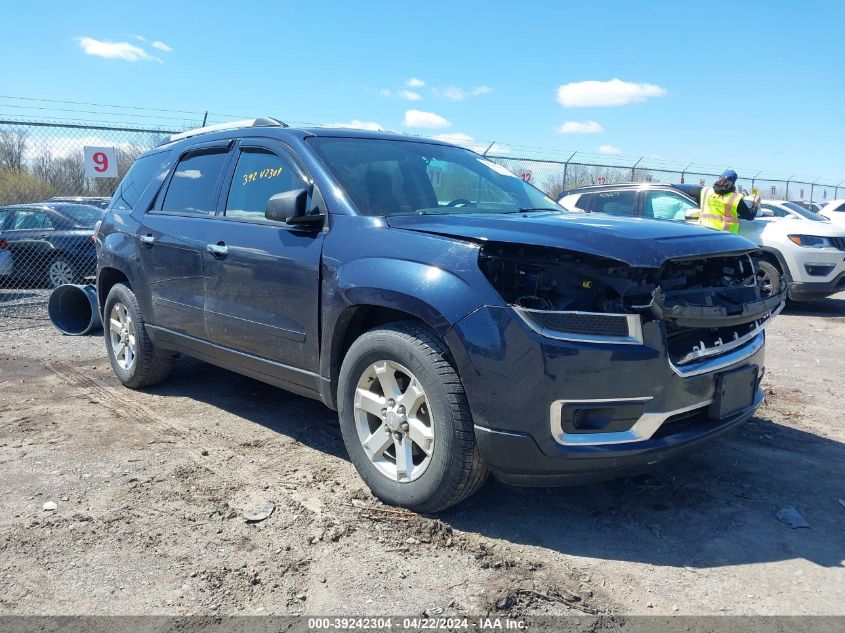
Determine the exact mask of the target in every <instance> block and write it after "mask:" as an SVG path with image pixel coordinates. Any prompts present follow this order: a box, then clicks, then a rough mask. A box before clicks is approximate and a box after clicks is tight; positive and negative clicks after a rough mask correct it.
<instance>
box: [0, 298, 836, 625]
mask: <svg viewBox="0 0 845 633" xmlns="http://www.w3.org/2000/svg"><path fill="white" fill-rule="evenodd" d="M769 332H770V334H769V342H768V347H767V365H768V367H767V372H768V373H767V376H766V379H765V382H764V386H765V388H766V392H767V402H766V404H765V405H764V406H763V407H762V408H761V409H760V411H759V413H758V415H757V417H756V418H755V419H754V420H752V421H751V422H750V423H748V424H747V425H746V426H744V427H743V428H741V429H740V430H738V431H737V432H736V433H734V434H733V435H730V436H729V437H727V438H724V439H722V440H719V441H718V442H717V443H715V444H713V445H711V446H710V447H708V448H706V449H703V450H701V451H700V452H698V453H695V454H693V455H692V456H690V457H688V458H686V459H685V460H683V461H681V462H677V463H675V464H672V465H670V466H667V467H665V468H663V469H662V470H659V471H655V472H653V473H651V474H649V475H645V476H640V477H634V478H629V479H625V480H619V481H614V482H609V483H604V484H596V485H591V486H586V487H575V488H563V489H553V490H546V489H514V488H508V487H506V486H503V485H501V484H498V483H496V482H490V483H488V484H487V485H486V486H485V487H484V488H483V489H482V490H481V492H480V493H479V494H477V495H475V496H474V497H472V498H471V499H470V500H468V501H467V502H465V503H464V504H462V505H460V506H459V507H457V508H454V509H451V510H449V511H447V512H444V513H442V514H440V515H439V516H437V517H427V516H420V515H416V514H413V513H410V512H406V511H403V510H397V509H394V508H388V507H385V506H383V505H382V504H380V503H379V502H378V501H377V500H375V499H374V498H373V497H372V496H371V495H370V494H369V492H368V491H367V490H366V489H365V488H364V486H363V484H362V483H361V481H360V480H359V478H358V477H357V475H356V473H355V471H354V470H353V468H352V466H351V465H350V463H349V461H348V460H347V458H346V456H345V453H344V448H343V443H342V441H341V438H340V433H339V430H338V428H337V422H336V418H335V415H334V414H333V413H332V412H330V411H328V410H327V409H325V408H324V407H323V406H322V405H321V404H320V403H318V402H315V401H311V400H307V399H304V398H300V397H298V396H294V395H291V394H288V393H286V392H284V391H281V390H279V389H275V388H272V387H269V386H266V385H264V384H261V383H258V382H255V381H253V380H250V379H248V378H244V377H241V376H238V375H236V374H233V373H230V372H227V371H224V370H221V369H217V368H214V367H211V366H209V365H205V364H202V363H199V362H196V361H193V360H190V359H180V361H179V362H178V363H177V366H176V369H175V371H174V373H173V375H172V377H171V379H170V380H169V381H168V382H166V383H165V384H163V385H160V386H158V387H156V388H153V389H150V390H148V391H144V392H133V391H129V390H127V389H124V388H122V387H121V386H120V385H119V384H118V382H117V380H116V378H115V377H114V376H113V374H112V372H111V369H110V368H109V366H108V363H107V362H106V360H105V356H104V346H103V343H102V339H101V338H100V337H98V336H96V337H81V338H70V337H62V336H61V335H59V334H58V333H57V332H55V331H54V330H52V329H51V328H48V327H35V328H32V329H27V330H14V331H11V330H5V331H3V330H2V329H0V614H48V613H49V614H149V613H156V614H240V613H249V614H332V615H335V614H371V615H376V614H404V615H422V614H429V615H434V614H456V615H461V614H463V615H473V616H477V615H485V614H497V615H512V616H522V617H526V616H537V615H542V614H559V613H572V614H578V613H587V614H601V615H602V616H609V617H610V618H613V617H615V616H616V615H624V614H666V615H671V614H769V615H775V614H777V615H784V614H792V615H803V614H828V615H831V614H836V615H845V571H843V559H845V477H843V475H845V444H843V442H845V424H843V422H845V415H843V412H842V407H843V400H842V397H841V389H842V388H841V384H842V379H843V376H844V375H845V372H843V369H845V361H843V358H845V294H840V295H838V296H837V297H835V298H832V299H828V300H827V301H824V302H821V303H818V304H813V305H811V306H810V307H803V308H794V307H793V308H790V309H788V310H787V311H786V312H785V313H784V314H783V315H781V316H780V317H779V318H778V319H777V321H776V323H775V324H774V325H773V326H772V327H771V329H770V330H769ZM840 500H841V501H840ZM269 502H272V503H273V504H274V506H275V509H274V512H273V513H272V515H271V516H270V517H269V518H267V519H265V520H263V521H260V522H255V523H250V522H247V521H246V519H245V517H248V516H252V515H256V514H261V513H262V512H265V510H266V508H267V506H268V503H269ZM45 504H46V507H48V508H50V507H53V504H55V509H54V510H45V509H44V508H45ZM785 506H792V507H794V508H795V509H796V510H797V511H798V512H799V513H800V514H801V515H802V516H803V517H804V518H805V519H806V521H807V522H808V523H809V525H810V528H809V529H792V528H790V527H789V525H787V524H786V523H784V522H782V521H780V520H778V518H777V517H776V514H777V513H778V511H779V510H781V509H782V508H784V507H785Z"/></svg>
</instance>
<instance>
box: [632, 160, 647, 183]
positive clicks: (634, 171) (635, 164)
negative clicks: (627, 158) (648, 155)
mask: <svg viewBox="0 0 845 633" xmlns="http://www.w3.org/2000/svg"><path fill="white" fill-rule="evenodd" d="M643 158H645V156H640V159H639V160H638V161H637V162H636V163H634V166H633V167H631V180H634V178H635V177H636V176H635V174H636V173H637V165H639V164H640V162H641V161H642V160H643Z"/></svg>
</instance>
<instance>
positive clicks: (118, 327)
mask: <svg viewBox="0 0 845 633" xmlns="http://www.w3.org/2000/svg"><path fill="white" fill-rule="evenodd" d="M108 327H109V339H110V341H111V351H112V355H113V356H114V360H115V362H116V363H117V364H118V365H119V366H120V368H121V369H123V370H124V371H129V370H130V369H131V368H132V365H134V364H135V358H136V356H137V355H138V339H137V337H136V336H135V322H134V321H133V320H132V316H131V315H130V314H129V310H128V309H127V308H126V306H125V305H123V304H122V303H120V302H118V303H115V304H114V306H112V309H111V313H110V314H109V326H108Z"/></svg>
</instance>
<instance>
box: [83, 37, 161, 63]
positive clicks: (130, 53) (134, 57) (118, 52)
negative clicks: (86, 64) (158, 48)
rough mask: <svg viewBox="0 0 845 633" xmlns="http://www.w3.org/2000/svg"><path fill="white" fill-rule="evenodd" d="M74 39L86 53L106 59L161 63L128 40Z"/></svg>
mask: <svg viewBox="0 0 845 633" xmlns="http://www.w3.org/2000/svg"><path fill="white" fill-rule="evenodd" d="M76 41H77V42H79V46H81V47H82V50H83V51H84V52H85V54H86V55H93V56H94V57H104V58H106V59H123V60H125V61H127V62H139V61H149V62H158V63H160V64H161V63H163V62H162V61H161V60H160V59H159V58H158V57H153V56H152V55H150V54H149V53H148V52H147V51H145V50H144V49H143V48H141V47H139V46H135V45H134V44H130V43H129V42H108V41H105V40H95V39H94V38H93V37H77V38H76Z"/></svg>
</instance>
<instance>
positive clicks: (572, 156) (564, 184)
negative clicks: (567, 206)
mask: <svg viewBox="0 0 845 633" xmlns="http://www.w3.org/2000/svg"><path fill="white" fill-rule="evenodd" d="M577 153H578V152H577V151H575V152H572V155H571V156H570V157H569V158H567V159H566V162H565V163H564V164H563V182H562V183H561V185H562V186H563V190H564V191H566V172H567V171H569V161H571V160H572V159H573V158H575V154H577Z"/></svg>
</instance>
